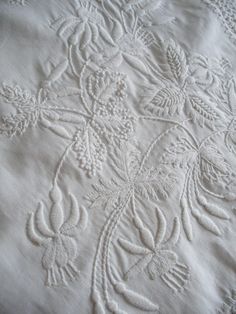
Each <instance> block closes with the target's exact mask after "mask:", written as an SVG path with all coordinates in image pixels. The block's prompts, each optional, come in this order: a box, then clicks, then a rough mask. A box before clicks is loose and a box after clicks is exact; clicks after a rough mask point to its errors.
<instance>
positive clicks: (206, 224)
mask: <svg viewBox="0 0 236 314" xmlns="http://www.w3.org/2000/svg"><path fill="white" fill-rule="evenodd" d="M196 219H197V221H198V222H199V223H200V225H201V226H202V227H203V228H205V229H206V230H208V231H210V232H212V233H214V234H216V235H218V236H219V235H221V232H220V230H219V228H218V227H217V225H216V224H215V223H214V222H213V221H212V220H211V219H210V218H208V217H207V216H205V215H200V214H199V215H197V216H196Z"/></svg>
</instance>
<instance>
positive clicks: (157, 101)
mask: <svg viewBox="0 0 236 314" xmlns="http://www.w3.org/2000/svg"><path fill="white" fill-rule="evenodd" d="M165 58H166V67H167V69H168V73H169V74H168V76H169V77H168V79H166V78H163V81H164V82H165V85H164V86H163V88H161V89H160V90H159V91H157V92H154V91H152V90H150V91H149V94H147V95H144V97H145V98H146V102H147V104H146V105H145V106H144V109H145V110H146V111H147V112H150V113H151V114H155V115H157V116H173V115H175V114H177V115H179V114H180V113H181V111H182V110H183V108H184V109H185V112H186V114H187V115H188V116H189V117H190V118H192V119H193V121H195V122H197V123H198V124H199V125H200V126H202V127H203V126H204V125H206V126H208V127H210V128H212V129H214V128H215V125H216V122H217V120H218V119H219V111H218V110H217V109H216V108H214V106H213V102H212V101H211V100H210V99H209V97H207V95H204V94H203V92H202V91H201V89H199V88H198V89H197V87H198V84H199V81H200V79H199V77H198V76H197V75H198V71H197V70H199V71H200V69H201V67H203V68H204V71H205V72H206V73H204V75H205V76H207V80H208V86H209V83H210V84H212V81H214V79H215V77H216V76H217V75H219V71H217V70H218V69H215V68H210V66H209V67H207V65H208V64H207V65H206V64H204V58H201V59H199V60H198V61H199V64H197V62H196V59H194V60H193V63H192V64H191V59H190V61H188V58H187V55H186V53H185V52H184V50H183V49H182V48H181V47H180V46H179V45H177V44H176V43H175V42H173V41H171V42H169V43H168V44H167V45H166V47H165ZM196 65H197V66H198V67H197V70H195V67H196ZM220 75H221V72H220ZM195 76H196V78H195ZM209 81H210V82H209ZM205 99H207V101H206V100H205Z"/></svg>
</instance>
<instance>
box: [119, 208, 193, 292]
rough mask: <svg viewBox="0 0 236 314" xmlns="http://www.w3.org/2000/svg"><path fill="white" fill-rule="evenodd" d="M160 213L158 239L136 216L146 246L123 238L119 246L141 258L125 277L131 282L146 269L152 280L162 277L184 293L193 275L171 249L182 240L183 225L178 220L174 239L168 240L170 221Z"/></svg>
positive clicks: (158, 212) (171, 237) (135, 222)
mask: <svg viewBox="0 0 236 314" xmlns="http://www.w3.org/2000/svg"><path fill="white" fill-rule="evenodd" d="M156 214H157V218H158V230H157V233H156V238H155V239H154V237H153V235H152V233H151V231H150V230H149V229H147V228H146V227H145V226H144V224H143V223H142V221H141V219H140V218H139V217H138V216H137V215H136V216H135V217H134V224H135V226H136V228H137V229H138V230H139V233H140V238H141V240H142V243H143V245H144V246H139V245H136V244H133V243H131V242H129V241H127V240H125V239H122V238H120V239H119V243H120V245H121V246H122V248H123V249H124V250H126V251H127V252H128V253H130V254H134V255H139V256H141V258H139V259H138V261H137V262H136V263H135V264H134V265H133V266H131V268H130V269H129V270H128V271H127V273H126V274H125V275H124V277H125V279H130V278H132V277H133V276H135V275H137V273H139V272H142V271H145V270H146V271H147V273H148V276H149V278H150V279H152V280H154V279H156V277H160V278H161V279H162V280H163V281H164V282H165V284H166V285H167V286H169V287H170V288H171V289H172V290H173V291H174V292H176V291H179V290H181V288H182V287H183V286H184V285H185V283H186V281H187V279H188V276H189V271H188V268H187V266H185V265H183V264H181V263H179V262H178V257H177V255H176V254H175V253H174V252H173V251H172V250H171V248H172V247H174V246H175V245H176V243H177V241H178V239H179V235H180V223H179V220H178V218H177V217H176V218H175V220H174V224H173V229H172V232H171V236H170V237H169V239H166V240H165V239H164V238H165V235H166V219H165V217H164V215H163V213H162V212H161V211H160V210H159V209H158V208H156Z"/></svg>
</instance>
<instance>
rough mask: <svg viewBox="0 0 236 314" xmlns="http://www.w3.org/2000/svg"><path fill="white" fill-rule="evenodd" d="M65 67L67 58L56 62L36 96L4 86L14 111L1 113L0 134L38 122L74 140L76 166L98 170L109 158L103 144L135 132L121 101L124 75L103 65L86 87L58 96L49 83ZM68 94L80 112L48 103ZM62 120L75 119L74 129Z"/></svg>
mask: <svg viewBox="0 0 236 314" xmlns="http://www.w3.org/2000/svg"><path fill="white" fill-rule="evenodd" d="M67 66H68V62H67V60H65V61H63V62H62V63H60V64H59V65H58V66H57V67H56V68H55V69H54V70H53V71H52V73H51V74H50V75H49V77H48V78H47V79H46V80H45V81H44V82H43V87H42V88H40V90H39V91H38V95H37V96H32V95H31V94H30V93H29V92H27V91H24V90H22V89H21V88H20V87H19V86H16V87H10V86H3V89H2V91H0V95H1V96H2V97H3V98H4V100H5V101H6V102H8V103H10V104H11V105H13V107H15V109H16V113H15V114H13V113H11V114H9V115H6V116H3V117H2V125H1V126H0V133H2V134H5V135H7V136H10V137H11V136H14V135H22V134H23V133H24V132H25V131H26V129H27V128H28V127H33V126H36V124H37V123H39V124H41V125H42V126H43V127H46V128H47V129H49V130H51V131H52V132H54V133H55V134H56V135H58V136H61V137H63V138H65V139H67V140H71V141H73V145H72V151H74V153H75V154H76V157H77V160H78V163H79V167H80V168H81V169H83V170H84V171H85V172H86V173H87V175H88V176H92V175H95V174H96V173H97V171H99V170H101V168H102V164H103V162H104V161H105V159H106V157H107V146H109V145H110V146H116V145H120V144H121V142H122V141H127V140H128V138H129V136H130V134H131V133H132V132H133V131H134V122H135V118H134V116H133V115H132V114H131V113H130V112H129V110H128V109H126V108H125V106H124V105H123V104H124V103H125V98H126V84H125V76H123V75H122V74H120V73H116V72H111V71H109V70H106V69H103V70H98V71H96V72H95V73H93V74H91V75H90V76H89V77H88V78H87V81H86V88H85V87H84V88H83V89H82V90H80V89H78V88H71V87H68V88H66V89H65V88H64V89H65V90H62V91H61V92H60V93H61V95H60V93H58V94H57V95H54V94H53V92H52V90H51V89H50V86H51V84H52V82H54V81H55V80H57V79H59V77H60V76H61V75H62V74H63V73H64V72H65V71H66V69H67ZM82 74H83V72H82ZM82 74H81V77H80V79H81V80H82ZM71 95H79V97H80V100H81V103H82V105H83V108H84V111H79V110H76V109H72V108H71V109H70V108H67V107H63V106H61V107H59V106H55V105H50V104H49V102H53V101H55V100H56V99H57V98H60V97H61V98H64V97H66V96H71ZM85 97H86V98H85ZM68 114H70V116H69V117H68ZM71 115H72V116H74V118H73V121H74V122H72V118H71ZM76 117H79V119H76ZM81 119H82V121H81ZM62 122H67V123H70V124H72V125H73V124H76V125H77V128H76V130H75V131H74V134H70V133H69V132H68V131H67V128H65V127H64V126H62V125H61V123H62Z"/></svg>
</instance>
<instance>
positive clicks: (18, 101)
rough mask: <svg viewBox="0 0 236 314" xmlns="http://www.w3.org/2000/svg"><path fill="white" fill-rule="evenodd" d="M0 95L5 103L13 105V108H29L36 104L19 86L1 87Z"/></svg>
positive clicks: (28, 93) (33, 98)
mask: <svg viewBox="0 0 236 314" xmlns="http://www.w3.org/2000/svg"><path fill="white" fill-rule="evenodd" d="M0 95H1V96H2V97H3V99H4V100H5V101H7V102H8V103H10V104H11V105H13V106H14V107H15V108H19V107H24V106H29V107H32V106H34V105H35V103H36V99H35V96H34V95H31V93H30V92H29V91H27V90H25V89H22V88H21V87H20V86H18V85H16V86H14V87H13V86H9V85H5V84H4V85H3V87H2V90H0Z"/></svg>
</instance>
